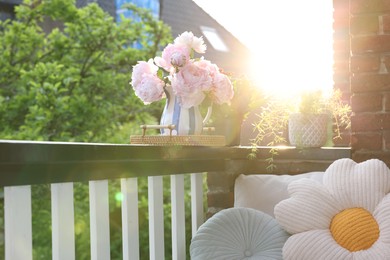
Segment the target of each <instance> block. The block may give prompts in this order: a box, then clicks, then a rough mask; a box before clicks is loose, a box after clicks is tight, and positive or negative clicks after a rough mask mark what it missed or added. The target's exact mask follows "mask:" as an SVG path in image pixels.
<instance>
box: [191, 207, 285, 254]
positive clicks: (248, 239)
mask: <svg viewBox="0 0 390 260" xmlns="http://www.w3.org/2000/svg"><path fill="white" fill-rule="evenodd" d="M288 237H289V235H288V233H287V232H286V231H284V230H283V229H282V228H281V227H280V226H279V224H278V223H277V222H276V220H275V219H274V218H273V217H271V216H269V215H267V214H265V213H263V212H260V211H257V210H254V209H250V208H229V209H224V210H222V211H220V212H218V213H216V214H215V215H214V216H213V217H211V218H209V219H208V220H207V221H206V222H205V223H203V225H201V226H200V228H199V230H198V231H197V233H196V235H195V236H194V237H193V239H192V242H191V246H190V255H191V259H192V260H225V259H248V260H249V259H253V260H255V259H264V260H266V259H269V260H271V259H273V260H277V259H283V258H282V248H283V245H284V243H285V242H286V240H287V238H288Z"/></svg>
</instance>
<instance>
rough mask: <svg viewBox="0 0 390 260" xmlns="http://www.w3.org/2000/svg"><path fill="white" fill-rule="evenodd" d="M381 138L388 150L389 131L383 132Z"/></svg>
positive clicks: (389, 142) (389, 141)
mask: <svg viewBox="0 0 390 260" xmlns="http://www.w3.org/2000/svg"><path fill="white" fill-rule="evenodd" d="M383 140H384V143H385V149H386V150H387V151H390V131H385V132H383Z"/></svg>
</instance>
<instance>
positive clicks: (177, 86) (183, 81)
mask: <svg viewBox="0 0 390 260" xmlns="http://www.w3.org/2000/svg"><path fill="white" fill-rule="evenodd" d="M197 64H198V63H197V62H194V63H188V64H187V65H185V66H184V67H183V68H181V70H180V71H179V72H178V73H176V74H174V75H172V79H171V83H172V89H173V92H174V93H175V95H177V96H179V97H180V99H181V100H180V105H182V106H183V107H185V108H190V107H192V106H197V105H200V103H202V101H203V100H204V98H205V96H206V95H205V93H204V92H203V91H204V90H206V89H210V88H211V85H212V78H211V76H210V73H209V71H208V70H207V69H205V68H202V67H201V66H197Z"/></svg>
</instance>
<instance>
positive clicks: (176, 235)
mask: <svg viewBox="0 0 390 260" xmlns="http://www.w3.org/2000/svg"><path fill="white" fill-rule="evenodd" d="M171 206H172V214H171V215H172V259H173V260H182V259H186V236H185V210H184V175H171Z"/></svg>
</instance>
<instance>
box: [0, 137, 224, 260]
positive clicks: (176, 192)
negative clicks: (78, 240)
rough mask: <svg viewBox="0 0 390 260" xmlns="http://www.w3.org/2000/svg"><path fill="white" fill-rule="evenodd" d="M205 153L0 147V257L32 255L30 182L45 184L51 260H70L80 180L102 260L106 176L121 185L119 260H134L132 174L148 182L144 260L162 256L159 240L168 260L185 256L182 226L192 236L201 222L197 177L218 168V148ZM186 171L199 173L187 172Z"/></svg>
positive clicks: (106, 232) (13, 259)
mask: <svg viewBox="0 0 390 260" xmlns="http://www.w3.org/2000/svg"><path fill="white" fill-rule="evenodd" d="M213 150H214V148H210V147H209V148H206V147H197V148H195V147H192V148H191V147H151V146H149V147H146V146H144V147H143V146H132V145H104V144H80V143H77V144H75V143H73V144H72V143H50V142H38V143H37V142H15V141H2V142H0V181H1V184H2V186H4V212H5V214H4V230H5V231H4V233H5V259H6V260H20V259H23V260H28V259H32V258H33V241H32V210H31V185H29V184H35V183H51V185H50V186H51V222H52V258H53V259H58V260H59V259H64V260H71V259H76V256H75V235H74V234H75V228H74V223H75V220H74V197H73V194H74V192H73V187H74V184H73V182H76V181H81V180H88V181H89V182H88V183H89V215H90V245H91V247H90V250H91V251H90V255H91V259H110V226H109V200H108V197H109V194H108V190H109V189H108V185H109V184H108V179H111V178H119V179H120V183H121V194H122V205H121V211H122V248H123V252H122V255H123V259H128V260H130V259H132V260H133V259H140V253H139V236H140V232H142V230H139V219H138V215H139V214H138V203H139V201H138V200H139V198H138V192H139V191H138V178H140V177H144V178H147V179H148V212H149V259H156V260H157V259H165V252H164V243H172V252H171V254H172V259H179V260H182V259H188V258H189V256H188V255H186V254H188V253H187V251H188V246H189V245H186V239H185V236H186V235H185V224H186V223H185V222H186V221H191V222H192V223H191V226H192V233H193V234H194V233H195V232H196V230H197V228H198V227H199V226H200V225H201V224H202V223H203V218H204V211H203V208H204V207H203V172H204V171H207V170H223V167H224V166H223V160H224V156H223V153H224V148H219V149H218V151H219V152H218V153H213ZM221 152H222V154H221ZM213 154H214V155H213ZM192 170H201V171H199V172H200V173H191V172H192ZM148 171H149V172H148ZM188 172H189V173H188ZM159 174H161V175H159ZM168 174H172V175H171V177H170V182H171V183H170V189H171V230H172V241H164V215H163V214H164V213H163V207H164V205H163V181H162V180H163V175H168ZM185 174H190V180H191V191H190V192H191V220H186V219H185V205H184V204H185V201H184V197H185V196H184V193H185V190H184V189H185V188H184V175H185ZM149 175H150V176H149ZM69 181H70V182H69ZM0 258H1V257H0Z"/></svg>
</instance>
